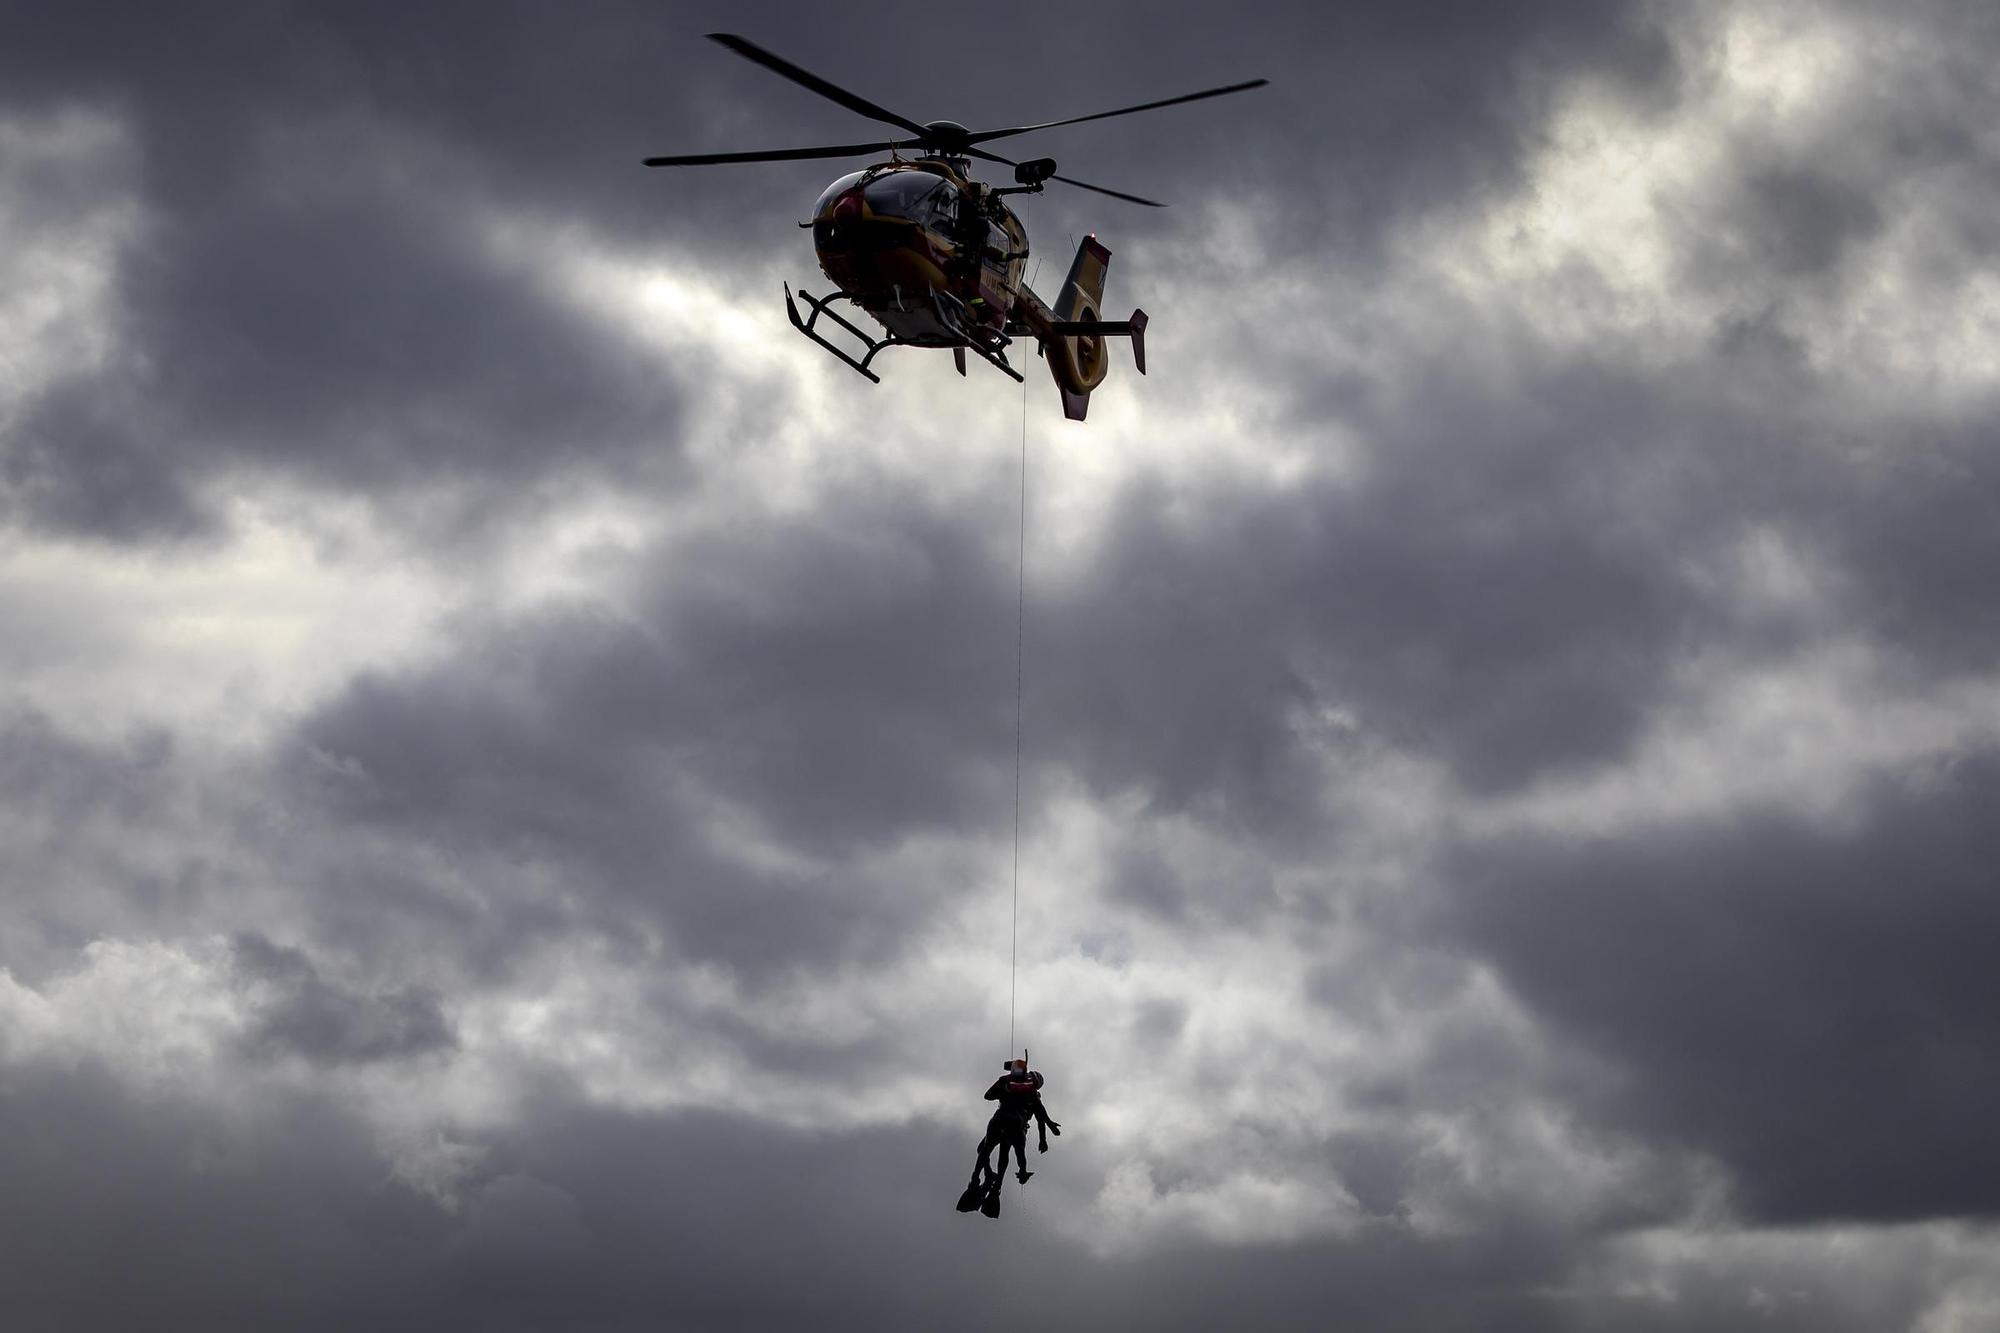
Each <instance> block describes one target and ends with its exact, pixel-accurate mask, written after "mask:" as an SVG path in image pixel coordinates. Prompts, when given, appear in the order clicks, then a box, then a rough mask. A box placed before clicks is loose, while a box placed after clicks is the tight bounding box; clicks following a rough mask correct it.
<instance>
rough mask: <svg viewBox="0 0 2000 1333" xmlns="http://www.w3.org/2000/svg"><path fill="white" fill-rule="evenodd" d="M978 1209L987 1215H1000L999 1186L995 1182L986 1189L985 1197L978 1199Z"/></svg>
mask: <svg viewBox="0 0 2000 1333" xmlns="http://www.w3.org/2000/svg"><path fill="white" fill-rule="evenodd" d="M979 1211H980V1212H982V1213H984V1214H986V1215H987V1216H988V1217H998V1216H1000V1186H999V1185H998V1184H995V1185H994V1186H993V1188H992V1189H990V1190H988V1191H986V1197H985V1198H984V1199H982V1200H980V1201H979Z"/></svg>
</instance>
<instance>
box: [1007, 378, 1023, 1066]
mask: <svg viewBox="0 0 2000 1333" xmlns="http://www.w3.org/2000/svg"><path fill="white" fill-rule="evenodd" d="M1027 629H1028V385H1027V382H1026V381H1025V380H1024V381H1022V383H1021V528H1020V540H1019V558H1018V562H1017V565H1016V589H1015V596H1014V906H1013V921H1012V934H1013V944H1012V947H1011V949H1010V951H1009V954H1008V958H1007V1051H1008V1054H1009V1055H1011V1054H1012V1053H1013V1051H1014V1000H1015V995H1016V993H1017V989H1018V985H1019V979H1020V971H1021V715H1022V709H1021V699H1022V687H1021V675H1022V663H1023V661H1024V660H1025V658H1026V643H1027Z"/></svg>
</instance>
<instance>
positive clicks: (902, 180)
mask: <svg viewBox="0 0 2000 1333" xmlns="http://www.w3.org/2000/svg"><path fill="white" fill-rule="evenodd" d="M943 189H944V179H943V178H942V177H940V176H934V175H932V174H931V173H930V172H928V171H892V172H890V173H889V174H888V175H886V176H877V177H876V178H875V179H874V180H872V181H870V182H868V188H867V189H866V190H864V191H862V196H861V197H862V198H864V199H866V200H867V201H868V207H869V208H871V209H873V210H874V211H875V213H876V215H877V216H878V217H889V218H909V219H911V220H912V221H916V222H927V221H929V220H930V218H931V214H932V212H933V210H934V209H935V208H936V205H937V199H938V196H939V193H940V192H941V191H942V190H943Z"/></svg>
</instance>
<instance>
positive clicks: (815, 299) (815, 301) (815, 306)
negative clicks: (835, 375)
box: [785, 283, 1023, 384]
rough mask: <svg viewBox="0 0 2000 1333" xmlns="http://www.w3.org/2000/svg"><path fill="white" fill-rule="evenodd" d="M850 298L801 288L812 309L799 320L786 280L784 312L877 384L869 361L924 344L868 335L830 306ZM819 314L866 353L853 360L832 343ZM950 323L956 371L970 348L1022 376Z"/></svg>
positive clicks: (961, 367)
mask: <svg viewBox="0 0 2000 1333" xmlns="http://www.w3.org/2000/svg"><path fill="white" fill-rule="evenodd" d="M937 295H939V296H943V293H941V292H940V293H937ZM853 299H854V298H853V297H852V296H849V295H848V294H847V293H846V292H837V293H835V294H834V295H832V296H814V295H813V294H812V293H811V292H809V291H807V290H805V289H804V288H803V287H801V288H800V289H799V291H798V300H799V301H804V302H805V303H806V305H807V306H808V307H809V308H810V309H811V310H812V314H810V315H808V316H807V317H805V318H804V319H801V318H799V307H798V304H797V302H795V301H794V300H793V299H792V285H791V284H790V283H786V284H785V313H786V314H787V315H789V316H791V320H792V327H793V328H795V329H797V330H798V331H799V332H800V333H803V334H805V335H806V337H808V338H810V339H812V340H813V341H814V342H816V343H818V344H819V345H820V346H821V347H824V348H825V349H826V350H827V351H829V352H831V353H833V355H834V356H835V357H836V358H837V359H839V360H841V361H844V362H846V363H847V364H848V365H850V366H852V367H853V368H854V369H855V370H857V371H859V372H861V373H862V374H863V375H866V376H867V377H868V378H869V379H870V380H872V381H873V382H875V383H876V384H880V383H881V382H882V377H881V376H880V375H877V374H876V373H875V372H874V371H872V370H870V369H869V368H868V363H869V362H871V361H873V360H874V359H875V358H876V356H877V355H878V354H879V353H880V352H881V351H882V350H883V349H884V348H888V347H922V346H925V345H926V344H923V343H916V342H912V341H910V340H909V339H907V338H899V337H897V336H896V335H895V334H890V335H889V336H888V337H886V338H874V337H870V336H869V334H868V331H867V330H866V329H863V328H861V327H860V326H859V325H857V324H855V323H854V322H853V321H852V320H850V319H848V318H847V317H846V316H844V315H842V314H841V313H840V312H839V311H837V310H835V309H833V303H834V302H835V301H852V300H853ZM940 308H941V309H948V307H944V306H943V304H942V302H941V303H940ZM822 315H824V316H825V317H826V318H828V319H830V320H832V321H833V322H834V323H836V324H838V325H839V326H840V327H841V328H843V329H846V330H847V331H848V332H849V333H851V334H853V335H854V336H855V337H856V338H857V339H859V340H860V341H861V343H862V345H863V346H865V347H866V348H867V349H868V351H867V353H866V354H865V355H864V356H862V358H861V359H860V360H858V361H857V360H855V359H854V356H853V354H852V353H850V352H849V351H847V350H846V349H845V348H843V347H840V346H838V345H836V344H835V343H833V342H831V341H829V340H828V339H827V337H826V335H825V334H823V333H821V332H820V331H819V330H818V328H816V327H815V326H816V325H817V324H818V323H819V321H820V317H821V316H822ZM948 318H949V316H948ZM950 322H951V324H952V328H953V332H955V333H957V334H958V335H959V337H960V338H962V339H964V341H963V342H961V343H959V344H957V345H956V346H954V347H952V349H951V351H952V357H953V359H954V360H955V361H956V362H957V363H958V373H959V374H961V375H963V374H964V373H965V351H966V349H967V348H971V349H972V352H973V354H974V355H976V356H978V357H979V358H980V359H981V360H982V361H984V362H986V363H987V364H988V365H990V366H992V367H993V368H994V369H996V370H1000V371H1004V372H1005V373H1006V374H1008V375H1010V376H1012V377H1013V378H1014V379H1015V380H1016V381H1017V382H1018V381H1020V380H1022V378H1023V376H1022V375H1021V372H1020V371H1018V370H1016V369H1014V367H1012V366H1010V365H1008V364H1007V354H1006V353H1005V352H1004V351H1003V350H1002V349H1001V348H1000V347H990V348H989V347H987V346H986V345H985V344H983V343H980V342H979V341H977V340H976V339H974V338H972V337H970V336H968V335H967V334H966V333H965V332H964V328H963V325H962V324H961V323H960V322H959V321H958V320H956V319H951V320H950Z"/></svg>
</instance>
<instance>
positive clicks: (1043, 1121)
mask: <svg viewBox="0 0 2000 1333" xmlns="http://www.w3.org/2000/svg"><path fill="white" fill-rule="evenodd" d="M1035 1129H1036V1130H1037V1132H1039V1133H1040V1135H1041V1149H1042V1151H1043V1152H1047V1151H1048V1150H1049V1135H1050V1134H1052V1133H1053V1134H1054V1135H1055V1136H1056V1137H1057V1138H1061V1137H1062V1126H1061V1125H1059V1124H1057V1123H1056V1122H1055V1121H1053V1120H1051V1119H1049V1108H1048V1107H1046V1106H1043V1105H1042V1099H1041V1098H1040V1097H1036V1098H1035Z"/></svg>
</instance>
